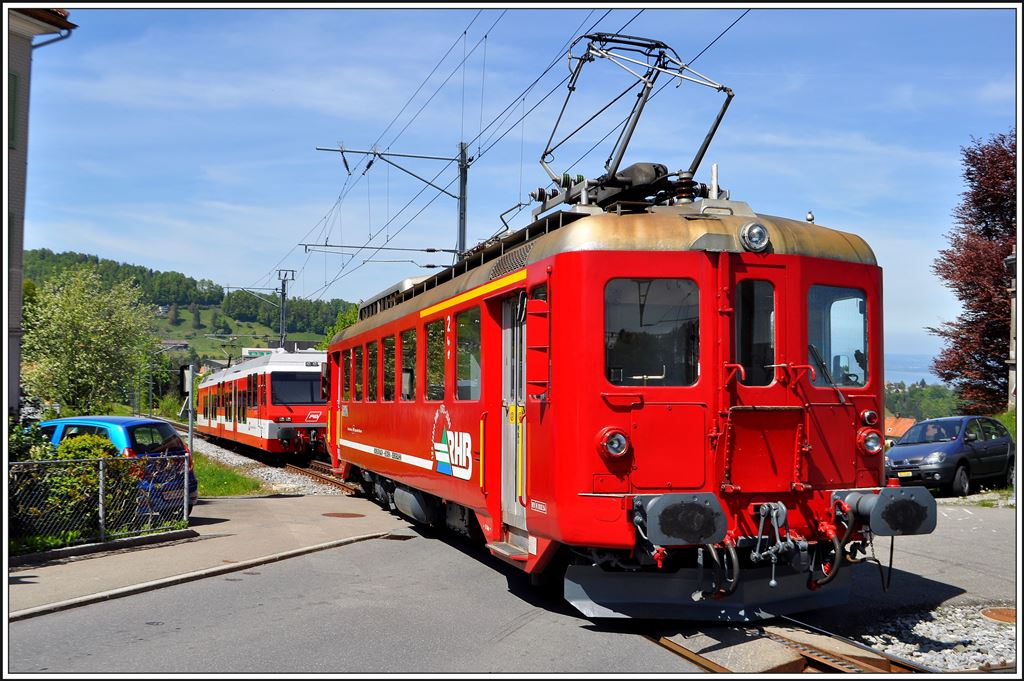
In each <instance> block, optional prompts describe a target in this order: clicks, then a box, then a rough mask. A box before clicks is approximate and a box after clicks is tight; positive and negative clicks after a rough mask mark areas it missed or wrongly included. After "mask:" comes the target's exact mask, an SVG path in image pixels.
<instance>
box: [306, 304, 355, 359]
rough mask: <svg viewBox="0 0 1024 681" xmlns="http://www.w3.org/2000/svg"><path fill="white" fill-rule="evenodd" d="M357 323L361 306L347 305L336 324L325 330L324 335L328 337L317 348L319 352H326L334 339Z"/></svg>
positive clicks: (335, 321) (339, 314)
mask: <svg viewBox="0 0 1024 681" xmlns="http://www.w3.org/2000/svg"><path fill="white" fill-rule="evenodd" d="M357 321H359V306H358V305H354V304H352V303H349V304H347V305H345V307H343V308H342V310H341V312H339V313H338V317H337V319H335V320H334V324H332V325H331V326H329V327H328V328H327V329H326V330H325V332H324V333H325V334H326V337H325V338H324V339H323V340H322V341H321V342H320V343H319V344H318V345H317V346H316V347H317V350H326V349H327V346H328V345H329V344H330V342H331V339H332V338H334V337H335V336H336V335H337V334H338V333H340V332H341V331H342V330H344V329H347V328H348V327H350V326H352V325H353V324H355V323H356V322H357Z"/></svg>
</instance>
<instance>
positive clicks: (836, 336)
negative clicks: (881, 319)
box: [807, 285, 869, 387]
mask: <svg viewBox="0 0 1024 681" xmlns="http://www.w3.org/2000/svg"><path fill="white" fill-rule="evenodd" d="M807 353H808V359H807V361H808V363H809V364H810V365H811V366H813V367H815V369H817V374H818V375H817V376H816V377H815V379H814V385H817V386H823V387H827V386H828V385H829V378H831V379H832V382H833V383H835V385H837V386H851V387H857V386H862V385H865V384H867V382H868V378H869V377H868V315H867V299H866V297H865V295H864V292H863V291H861V290H860V289H855V288H840V287H838V286H820V285H819V286H812V287H811V288H810V290H809V291H808V293H807ZM826 370H827V373H826Z"/></svg>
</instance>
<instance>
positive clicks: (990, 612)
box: [981, 608, 1017, 624]
mask: <svg viewBox="0 0 1024 681" xmlns="http://www.w3.org/2000/svg"><path fill="white" fill-rule="evenodd" d="M981 616H982V617H984V618H985V619H990V620H992V621H993V622H1002V623H1003V624H1015V623H1016V622H1017V611H1016V610H1014V609H1013V608H984V609H982V611H981Z"/></svg>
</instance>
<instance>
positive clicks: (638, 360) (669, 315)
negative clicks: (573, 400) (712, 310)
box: [604, 278, 700, 386]
mask: <svg viewBox="0 0 1024 681" xmlns="http://www.w3.org/2000/svg"><path fill="white" fill-rule="evenodd" d="M698 299H699V296H698V290H697V284H696V283H694V282H693V281H691V280H690V279H633V278H630V279H612V280H611V281H609V282H608V285H607V286H606V287H605V294H604V321H605V324H604V340H605V377H606V378H607V379H608V381H609V382H610V383H612V384H614V385H649V386H681V385H693V384H694V383H696V382H697V376H698V373H699V370H698V360H699V356H700V353H699V336H700V317H699V307H698Z"/></svg>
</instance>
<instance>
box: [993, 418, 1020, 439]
mask: <svg viewBox="0 0 1024 681" xmlns="http://www.w3.org/2000/svg"><path fill="white" fill-rule="evenodd" d="M996 418H997V419H999V421H1000V422H1002V424H1003V425H1004V426H1006V429H1007V430H1009V431H1010V435H1012V436H1013V441H1014V442H1016V441H1017V412H1016V410H1011V411H1004V412H1003V413H1002V414H996Z"/></svg>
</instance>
